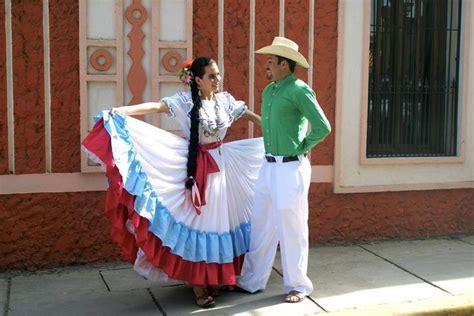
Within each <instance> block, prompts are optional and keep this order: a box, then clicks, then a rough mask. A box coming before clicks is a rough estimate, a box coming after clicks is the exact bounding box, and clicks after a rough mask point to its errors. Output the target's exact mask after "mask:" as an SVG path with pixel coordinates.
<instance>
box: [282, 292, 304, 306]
mask: <svg viewBox="0 0 474 316" xmlns="http://www.w3.org/2000/svg"><path fill="white" fill-rule="evenodd" d="M305 298H306V295H304V294H303V293H301V292H298V291H290V293H288V294H287V295H286V297H285V302H287V303H299V302H301V301H303V300H304V299H305Z"/></svg>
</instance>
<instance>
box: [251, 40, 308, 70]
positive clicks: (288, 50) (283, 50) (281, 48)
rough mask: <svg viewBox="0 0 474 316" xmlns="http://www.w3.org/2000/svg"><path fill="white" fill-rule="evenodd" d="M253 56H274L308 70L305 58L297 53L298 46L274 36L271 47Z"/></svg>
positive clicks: (262, 49)
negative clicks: (293, 62)
mask: <svg viewBox="0 0 474 316" xmlns="http://www.w3.org/2000/svg"><path fill="white" fill-rule="evenodd" d="M255 54H266V55H276V56H281V57H285V58H288V59H290V60H293V61H295V62H296V63H297V64H298V65H300V66H301V67H303V68H309V64H308V62H307V61H306V58H304V56H303V55H302V54H301V53H300V52H298V44H296V43H295V42H293V41H292V40H289V39H287V38H285V37H280V36H275V38H274V39H273V42H272V45H270V46H265V47H263V48H260V49H259V50H257V51H256V52H255Z"/></svg>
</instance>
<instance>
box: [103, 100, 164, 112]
mask: <svg viewBox="0 0 474 316" xmlns="http://www.w3.org/2000/svg"><path fill="white" fill-rule="evenodd" d="M168 111H169V110H168V106H167V105H166V103H163V102H145V103H140V104H136V105H128V106H121V107H116V108H112V109H111V110H110V112H111V113H112V115H113V114H115V113H121V114H125V115H145V114H152V113H168Z"/></svg>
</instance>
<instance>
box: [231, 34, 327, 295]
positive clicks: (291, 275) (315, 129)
mask: <svg viewBox="0 0 474 316" xmlns="http://www.w3.org/2000/svg"><path fill="white" fill-rule="evenodd" d="M256 53H257V54H265V55H267V65H266V76H267V79H269V80H271V81H272V82H271V83H270V84H269V85H268V86H267V87H265V89H264V90H263V96H262V130H263V140H264V144H265V152H266V157H265V159H266V160H265V161H264V163H263V165H262V168H261V169H260V174H259V178H258V181H257V183H256V185H255V196H254V211H253V213H252V217H251V223H252V231H251V238H250V249H249V253H248V254H246V256H245V261H244V265H243V268H242V275H241V277H240V278H239V279H238V282H237V284H238V286H239V287H240V288H242V289H244V290H246V291H248V292H252V293H253V292H256V291H259V290H263V289H265V287H266V284H267V282H268V279H269V277H270V273H271V270H272V266H273V261H274V259H275V254H276V250H277V246H278V243H280V252H281V265H282V269H283V283H284V290H285V292H286V293H287V295H286V297H285V301H286V302H289V303H297V302H301V301H302V300H304V298H305V297H306V296H307V295H310V294H311V292H312V291H313V285H312V283H311V280H310V279H309V278H308V276H307V275H306V274H307V269H308V190H309V185H310V181H311V164H310V162H309V161H308V158H307V157H306V154H307V153H308V151H310V150H311V148H313V147H314V146H315V145H316V144H318V143H319V142H321V141H322V140H323V139H324V138H325V137H326V136H327V135H328V134H329V132H330V131H331V126H330V124H329V122H328V120H327V118H326V116H325V115H324V113H323V111H322V109H321V107H320V106H319V104H318V102H317V101H316V97H315V93H314V91H313V90H312V89H311V88H310V87H309V86H308V85H307V84H306V83H305V82H303V81H301V80H299V79H297V78H296V77H295V75H294V74H293V72H294V69H295V66H296V65H299V66H301V67H303V68H309V65H308V62H307V61H306V59H305V58H304V56H303V55H302V54H301V53H299V52H298V45H297V44H296V43H295V42H293V41H291V40H289V39H286V38H284V37H275V38H274V40H273V42H272V45H270V46H266V47H264V48H262V49H260V50H258V51H256ZM308 121H309V123H311V127H312V129H311V132H310V133H308V134H307V135H306V132H307V127H308Z"/></svg>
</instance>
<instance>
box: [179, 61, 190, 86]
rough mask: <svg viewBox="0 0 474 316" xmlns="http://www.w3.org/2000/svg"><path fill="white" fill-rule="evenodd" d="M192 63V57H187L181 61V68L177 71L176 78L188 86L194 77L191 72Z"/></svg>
mask: <svg viewBox="0 0 474 316" xmlns="http://www.w3.org/2000/svg"><path fill="white" fill-rule="evenodd" d="M192 63H193V60H192V59H187V60H185V61H183V62H182V63H181V70H180V71H179V72H178V78H179V80H181V82H182V83H184V84H185V85H187V86H189V85H191V82H192V80H193V78H194V75H193V73H192V71H191V70H190V69H191V65H192Z"/></svg>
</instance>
